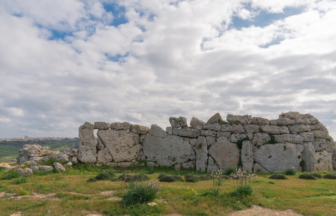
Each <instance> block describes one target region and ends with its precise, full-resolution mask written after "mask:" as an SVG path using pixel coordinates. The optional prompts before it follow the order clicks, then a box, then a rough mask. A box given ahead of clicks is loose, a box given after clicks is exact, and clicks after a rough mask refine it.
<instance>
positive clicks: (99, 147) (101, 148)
mask: <svg viewBox="0 0 336 216" xmlns="http://www.w3.org/2000/svg"><path fill="white" fill-rule="evenodd" d="M97 148H98V150H103V149H104V148H105V146H104V144H103V143H102V141H101V140H100V139H99V138H98V144H97Z"/></svg>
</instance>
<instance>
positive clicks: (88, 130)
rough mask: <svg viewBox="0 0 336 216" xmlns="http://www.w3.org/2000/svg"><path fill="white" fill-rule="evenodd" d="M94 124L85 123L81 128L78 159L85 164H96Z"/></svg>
mask: <svg viewBox="0 0 336 216" xmlns="http://www.w3.org/2000/svg"><path fill="white" fill-rule="evenodd" d="M93 128H94V126H93V124H91V123H89V122H85V124H83V125H82V126H80V127H79V139H80V141H79V153H78V159H79V160H80V161H81V162H83V163H95V162H96V153H97V152H96V139H95V137H94V134H93Z"/></svg>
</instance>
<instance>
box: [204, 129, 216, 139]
mask: <svg viewBox="0 0 336 216" xmlns="http://www.w3.org/2000/svg"><path fill="white" fill-rule="evenodd" d="M201 136H213V137H215V136H217V131H212V130H201Z"/></svg>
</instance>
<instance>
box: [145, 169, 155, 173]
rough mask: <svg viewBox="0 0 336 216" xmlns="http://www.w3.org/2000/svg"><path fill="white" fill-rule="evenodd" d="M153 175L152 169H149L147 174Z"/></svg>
mask: <svg viewBox="0 0 336 216" xmlns="http://www.w3.org/2000/svg"><path fill="white" fill-rule="evenodd" d="M154 173H155V170H154V169H150V170H148V171H147V174H154Z"/></svg>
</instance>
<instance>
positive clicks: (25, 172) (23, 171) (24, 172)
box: [17, 168, 33, 175]
mask: <svg viewBox="0 0 336 216" xmlns="http://www.w3.org/2000/svg"><path fill="white" fill-rule="evenodd" d="M17 173H18V174H20V175H30V174H33V170H32V169H29V168H24V169H17Z"/></svg>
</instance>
